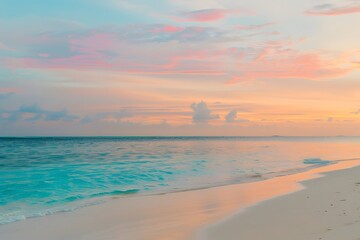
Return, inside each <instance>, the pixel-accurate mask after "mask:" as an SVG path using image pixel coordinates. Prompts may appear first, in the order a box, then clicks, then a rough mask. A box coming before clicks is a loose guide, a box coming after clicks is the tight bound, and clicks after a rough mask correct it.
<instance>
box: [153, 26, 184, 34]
mask: <svg viewBox="0 0 360 240" xmlns="http://www.w3.org/2000/svg"><path fill="white" fill-rule="evenodd" d="M182 31H184V28H183V27H177V26H172V25H165V26H159V27H157V28H154V29H152V30H151V32H152V33H154V34H158V33H177V32H182Z"/></svg>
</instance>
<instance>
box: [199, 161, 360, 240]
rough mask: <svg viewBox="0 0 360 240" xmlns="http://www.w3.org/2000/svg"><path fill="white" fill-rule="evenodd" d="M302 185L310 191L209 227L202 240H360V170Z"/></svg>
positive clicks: (282, 198)
mask: <svg viewBox="0 0 360 240" xmlns="http://www.w3.org/2000/svg"><path fill="white" fill-rule="evenodd" d="M302 184H303V185H304V186H305V187H306V189H304V190H302V191H298V192H296V193H292V194H289V195H286V196H283V197H280V198H276V199H272V200H269V201H265V202H262V203H261V204H258V205H256V206H254V207H251V208H249V209H247V210H246V211H244V212H242V213H239V214H235V215H233V216H231V217H228V218H227V219H225V220H223V221H221V222H220V223H216V224H213V225H212V226H209V227H207V228H206V229H204V230H203V231H202V232H200V233H199V234H198V237H197V239H198V240H200V239H203V240H204V239H206V240H215V239H218V240H221V239H226V240H233V239H234V240H235V239H237V240H238V239H244V240H247V239H251V240H260V239H261V240H264V239H268V240H272V239H274V240H275V239H276V240H281V239H284V240H285V239H286V240H288V239H291V240H313V239H314V240H315V239H316V240H319V239H323V240H325V239H326V240H359V239H360V167H355V168H352V169H348V170H342V171H335V172H331V173H327V174H326V177H323V178H317V179H312V180H308V181H305V182H302Z"/></svg>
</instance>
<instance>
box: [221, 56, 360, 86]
mask: <svg viewBox="0 0 360 240" xmlns="http://www.w3.org/2000/svg"><path fill="white" fill-rule="evenodd" d="M271 52H272V54H271ZM352 70H354V68H353V67H350V66H343V63H340V62H334V61H332V60H329V59H323V58H322V57H321V55H319V54H317V53H298V52H296V51H293V50H280V51H279V50H276V51H275V52H274V49H264V50H263V51H262V52H260V53H259V55H258V56H257V57H256V58H255V59H254V61H252V62H249V63H244V64H241V65H240V66H239V74H237V75H235V76H234V77H232V78H231V79H230V80H229V81H228V84H235V83H237V82H242V81H252V80H258V79H308V80H322V79H331V78H336V77H340V76H343V75H345V74H347V73H349V72H351V71H352Z"/></svg>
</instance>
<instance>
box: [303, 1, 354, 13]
mask: <svg viewBox="0 0 360 240" xmlns="http://www.w3.org/2000/svg"><path fill="white" fill-rule="evenodd" d="M359 12H360V2H358V1H354V2H353V3H350V4H347V5H345V6H335V5H333V4H323V5H318V6H315V7H314V8H313V9H310V10H308V11H306V12H305V13H306V14H308V15H323V16H335V15H344V14H353V13H359Z"/></svg>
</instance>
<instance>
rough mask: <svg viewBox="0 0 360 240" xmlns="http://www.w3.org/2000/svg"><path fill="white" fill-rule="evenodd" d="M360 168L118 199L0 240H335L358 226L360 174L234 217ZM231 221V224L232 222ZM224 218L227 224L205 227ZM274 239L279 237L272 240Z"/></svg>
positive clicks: (36, 222)
mask: <svg viewBox="0 0 360 240" xmlns="http://www.w3.org/2000/svg"><path fill="white" fill-rule="evenodd" d="M355 164H357V163H356V162H343V163H340V164H336V165H330V166H326V167H323V168H321V169H313V170H311V171H309V172H306V173H299V174H294V175H290V176H284V177H277V178H273V179H269V180H266V181H261V182H254V183H248V184H238V185H230V186H223V187H216V188H210V189H203V190H196V191H188V192H179V193H171V194H165V195H156V196H142V197H129V198H120V199H116V200H113V201H110V202H108V203H105V204H102V205H97V206H92V207H87V208H83V209H80V210H77V211H75V212H71V213H59V214H55V215H51V216H46V217H41V218H34V219H28V220H25V221H20V222H17V223H13V224H8V225H2V226H0V239H1V240H25V239H26V240H60V239H61V240H82V239H86V240H115V239H116V240H153V239H156V240H162V239H164V240H165V239H167V240H169V239H189V238H191V239H193V238H194V236H195V237H198V238H199V239H224V240H226V239H251V240H255V239H262V240H263V239H275V238H276V239H307V240H308V239H312V238H311V237H318V236H319V237H321V236H322V235H321V234H324V236H325V235H331V234H333V235H332V236H335V235H336V234H342V232H343V231H347V229H345V227H341V226H343V225H344V224H352V223H353V222H355V220H357V218H359V213H360V211H359V212H358V210H357V207H360V201H359V204H357V200H360V194H359V193H358V190H360V186H359V187H357V185H356V184H355V183H356V182H360V169H359V168H354V169H351V170H345V171H339V172H334V173H331V174H329V175H328V176H327V177H325V178H321V179H316V180H311V181H310V182H306V185H307V186H309V189H306V190H304V191H300V192H296V193H293V194H290V195H286V196H284V197H281V198H276V199H275V200H270V201H267V202H264V203H262V204H259V205H258V206H256V207H253V208H250V209H249V210H247V211H245V212H243V213H240V214H235V215H234V213H236V212H239V211H240V210H239V209H244V208H245V207H249V206H252V205H254V204H255V203H258V202H259V201H264V200H266V199H269V198H273V197H274V196H280V195H284V194H287V193H289V192H294V191H296V190H299V189H302V186H301V185H299V184H298V182H299V181H303V180H305V179H309V178H311V177H315V176H316V175H314V174H316V173H319V172H321V171H330V170H338V169H341V168H347V167H351V166H354V165H355ZM358 176H359V177H358ZM337 192H339V193H337ZM308 196H309V198H307V197H308ZM344 199H345V200H344ZM343 200H344V201H343ZM330 204H334V206H331V205H330ZM325 211H327V212H325ZM343 211H345V213H344V212H343ZM229 215H232V217H231V218H229V217H228V216H229ZM221 219H227V220H225V221H221V222H220V223H216V224H212V225H211V226H209V227H205V228H203V229H202V228H201V227H203V226H206V225H207V224H211V223H214V222H216V221H219V220H221ZM359 219H360V218H359ZM353 226H356V225H346V228H349V229H350V230H351V229H352V230H353V231H360V230H356V227H353ZM250 228H251V229H253V230H250ZM198 229H201V230H200V231H198ZM328 229H331V230H328ZM359 229H360V227H359ZM262 234H263V235H262ZM271 234H273V236H274V238H270V236H271ZM282 234H283V235H282ZM294 235H295V236H294ZM320 235H321V236H320ZM358 236H359V237H360V234H359V235H358ZM314 239H319V238H314ZM326 239H330V238H326ZM331 239H338V240H339V239H342V240H346V239H352V238H343V237H341V238H339V237H338V238H336V237H335V238H331ZM354 239H356V238H354Z"/></svg>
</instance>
